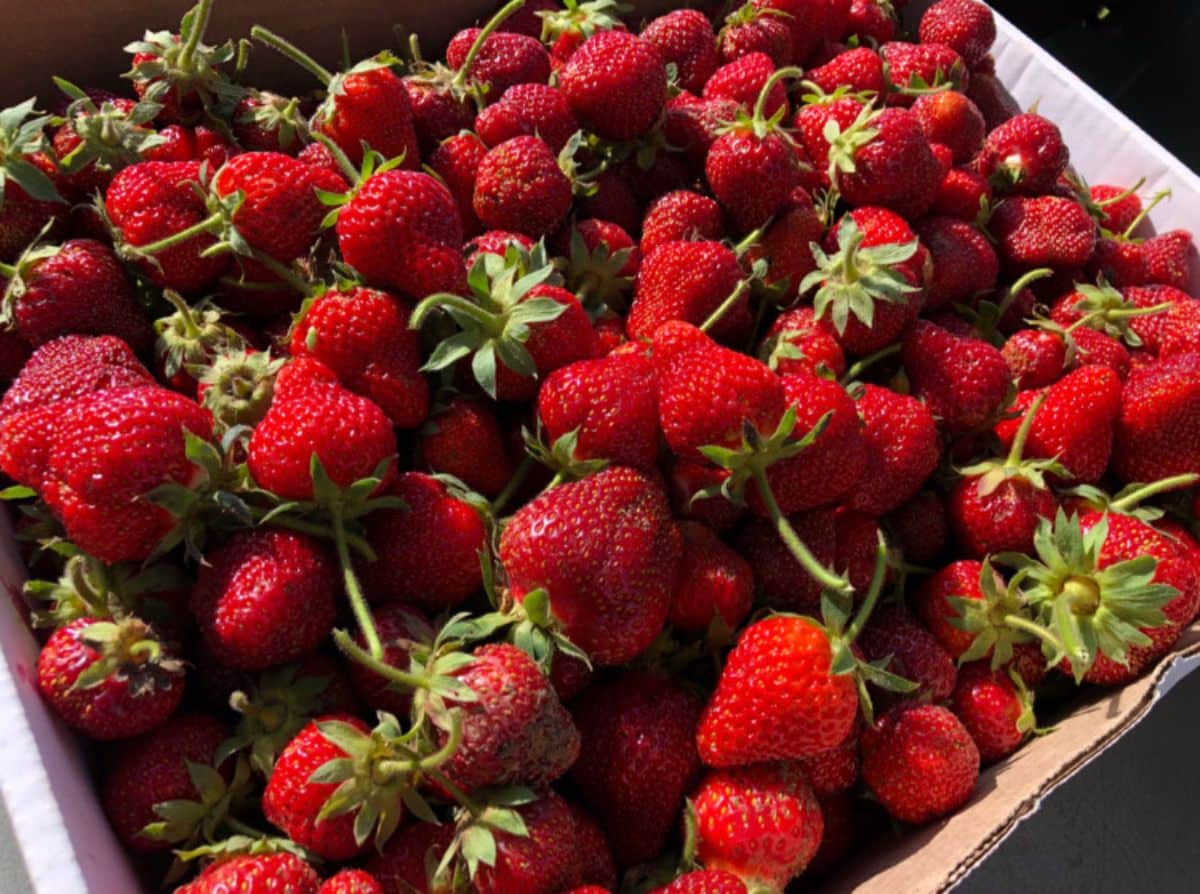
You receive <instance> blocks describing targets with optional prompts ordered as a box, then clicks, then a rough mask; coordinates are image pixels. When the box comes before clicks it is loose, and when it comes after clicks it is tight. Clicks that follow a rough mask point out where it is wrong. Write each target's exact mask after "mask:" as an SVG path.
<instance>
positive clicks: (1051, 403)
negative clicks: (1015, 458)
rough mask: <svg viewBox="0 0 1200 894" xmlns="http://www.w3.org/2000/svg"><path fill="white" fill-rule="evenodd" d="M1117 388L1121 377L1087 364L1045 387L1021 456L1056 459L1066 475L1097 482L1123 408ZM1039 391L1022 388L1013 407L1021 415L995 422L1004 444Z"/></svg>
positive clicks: (1105, 465)
mask: <svg viewBox="0 0 1200 894" xmlns="http://www.w3.org/2000/svg"><path fill="white" fill-rule="evenodd" d="M1121 391H1122V389H1121V380H1120V378H1119V377H1118V376H1117V374H1116V373H1115V372H1113V371H1112V370H1111V369H1108V368H1107V367H1103V366H1085V367H1081V368H1080V369H1077V370H1075V371H1074V372H1071V373H1068V374H1067V375H1065V376H1063V377H1062V378H1061V379H1059V381H1057V382H1055V383H1054V384H1053V385H1051V386H1050V387H1049V389H1048V390H1047V391H1046V402H1045V403H1044V404H1043V405H1042V408H1041V409H1040V410H1039V411H1038V413H1037V418H1036V419H1034V420H1033V424H1032V427H1031V428H1030V430H1029V439H1028V440H1027V441H1026V443H1025V451H1024V452H1025V455H1026V456H1028V457H1031V458H1034V459H1041V460H1050V459H1057V461H1058V462H1059V463H1060V464H1061V465H1062V466H1063V468H1064V469H1066V471H1067V472H1068V473H1069V475H1068V476H1067V477H1070V478H1073V479H1074V480H1075V481H1078V482H1081V483H1084V484H1090V483H1095V482H1097V481H1099V480H1100V477H1101V476H1102V475H1103V474H1104V470H1105V468H1106V467H1107V466H1108V461H1109V457H1110V456H1112V455H1113V454H1114V451H1113V449H1112V445H1113V434H1112V433H1113V430H1114V425H1115V424H1116V421H1117V416H1118V413H1119V412H1120V409H1121V403H1122V398H1121ZM1037 396H1038V395H1037V394H1036V393H1035V392H1031V391H1024V392H1020V393H1019V394H1018V395H1017V400H1016V403H1015V405H1014V409H1016V410H1018V411H1020V413H1021V416H1020V417H1018V418H1017V419H1011V420H1005V421H1003V422H1000V423H999V424H998V425H997V426H996V434H997V435H998V436H999V437H1000V440H1001V442H1002V443H1003V444H1004V446H1005V447H1006V448H1009V447H1011V446H1012V444H1013V442H1014V438H1015V436H1016V432H1017V429H1018V427H1019V425H1020V419H1021V418H1023V417H1024V414H1025V413H1026V412H1027V411H1028V409H1029V408H1030V406H1032V404H1033V402H1034V401H1035V400H1036V399H1037ZM1147 480H1150V479H1147Z"/></svg>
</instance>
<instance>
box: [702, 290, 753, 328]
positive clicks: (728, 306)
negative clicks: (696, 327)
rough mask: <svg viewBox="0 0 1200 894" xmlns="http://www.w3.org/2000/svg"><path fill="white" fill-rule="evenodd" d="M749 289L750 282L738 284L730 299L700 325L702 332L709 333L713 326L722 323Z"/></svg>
mask: <svg viewBox="0 0 1200 894" xmlns="http://www.w3.org/2000/svg"><path fill="white" fill-rule="evenodd" d="M749 288H750V281H749V280H746V279H743V280H742V281H741V282H739V283H738V284H737V288H736V289H734V290H733V291H732V292H730V294H729V297H728V298H726V299H725V300H724V301H722V302H721V304H720V306H719V307H717V309H716V310H714V311H713V312H712V313H711V314H709V317H708V319H707V320H705V321H704V322H703V323H701V324H700V331H701V332H708V331H709V330H710V329H712V327H713V326H715V325H717V323H719V322H721V319H722V318H723V317H724V316H725V315H726V314H727V313H729V311H731V310H733V308H734V306H735V305H736V304H737V303H738V301H740V300H741V298H742V296H743V295H745V294H746V290H747V289H749Z"/></svg>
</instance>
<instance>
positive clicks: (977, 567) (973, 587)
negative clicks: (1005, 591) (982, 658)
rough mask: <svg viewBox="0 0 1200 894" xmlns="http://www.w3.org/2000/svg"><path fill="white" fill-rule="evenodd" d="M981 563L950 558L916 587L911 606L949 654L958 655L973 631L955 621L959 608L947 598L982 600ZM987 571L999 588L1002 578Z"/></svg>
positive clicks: (956, 656) (963, 650)
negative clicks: (950, 560)
mask: <svg viewBox="0 0 1200 894" xmlns="http://www.w3.org/2000/svg"><path fill="white" fill-rule="evenodd" d="M983 567H984V566H983V565H981V564H980V563H979V562H977V561H975V560H973V559H963V560H960V561H957V562H951V563H950V564H949V565H947V566H946V567H944V568H942V569H941V570H940V571H938V572H937V573H936V574H934V575H933V576H932V577H930V578H928V579H927V580H925V581H924V582H923V583H922V584H921V586H920V587H918V588H917V591H916V594H915V599H914V603H913V607H914V608H915V610H916V613H917V615H918V616H919V617H920V619H921V620H922V621H923V622H924V624H925V626H926V627H927V628H929V631H930V632H931V633H932V634H933V635H934V637H936V638H937V641H938V642H939V643H941V644H942V647H943V648H944V649H945V650H946V651H947V652H949V653H950V657H952V658H956V659H957V658H959V657H960V656H961V655H962V654H963V653H965V652H966V651H967V650H968V649H969V648H970V647H971V643H972V642H974V640H975V633H974V632H972V631H968V630H964V629H963V628H962V627H960V626H958V625H957V624H956V621H957V620H958V619H959V617H960V612H959V610H958V608H957V607H956V606H955V605H954V604H953V603H952V602H950V600H951V599H954V598H962V599H972V600H979V601H980V603H981V604H984V603H986V602H987V595H986V594H985V593H984V591H983V588H982V587H981V585H980V575H981V574H982V573H983ZM990 573H991V574H992V575H993V576H994V578H993V579H994V580H996V581H998V582H999V586H1000V588H1003V582H1000V581H999V578H998V577H995V572H990Z"/></svg>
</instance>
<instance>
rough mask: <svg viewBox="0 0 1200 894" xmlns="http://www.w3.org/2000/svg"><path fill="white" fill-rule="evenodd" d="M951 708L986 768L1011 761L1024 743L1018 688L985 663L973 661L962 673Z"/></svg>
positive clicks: (959, 676) (1006, 677)
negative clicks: (996, 763) (1009, 758)
mask: <svg viewBox="0 0 1200 894" xmlns="http://www.w3.org/2000/svg"><path fill="white" fill-rule="evenodd" d="M952 707H953V709H954V713H955V714H956V715H957V716H958V719H959V720H961V721H962V724H963V726H965V727H966V729H967V732H968V733H970V734H971V738H972V739H974V740H975V745H976V747H977V748H978V749H979V757H980V760H982V761H983V762H984V763H985V764H990V763H992V762H993V761H998V760H1000V759H1001V758H1004V757H1008V755H1010V754H1012V753H1013V752H1014V751H1016V750H1017V749H1018V748H1019V747H1020V746H1021V742H1023V741H1024V739H1025V735H1026V733H1025V732H1023V731H1022V730H1021V729H1019V728H1018V726H1017V721H1018V719H1019V718H1020V716H1021V710H1022V706H1021V699H1020V696H1019V694H1018V692H1017V687H1016V686H1014V685H1013V682H1012V680H1010V679H1009V678H1008V675H1007V674H1006V673H1005V672H1004V671H1003V670H1001V671H993V670H992V669H991V668H990V667H989V665H988V663H987V662H986V661H973V662H971V663H970V664H968V665H966V666H965V667H964V668H963V669H962V671H961V672H960V673H959V675H958V685H957V686H956V687H955V688H954V699H953V703H952Z"/></svg>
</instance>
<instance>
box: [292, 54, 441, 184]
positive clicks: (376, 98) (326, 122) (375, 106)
mask: <svg viewBox="0 0 1200 894" xmlns="http://www.w3.org/2000/svg"><path fill="white" fill-rule="evenodd" d="M313 123H314V124H315V125H316V128H317V129H318V130H320V131H321V132H322V133H324V134H325V135H326V136H328V137H329V138H330V139H331V140H333V142H335V143H337V145H338V148H339V149H341V150H342V151H343V152H345V153H346V155H347V156H348V157H349V159H350V162H351V164H354V165H358V164H361V163H362V157H363V148H362V144H363V143H366V144H367V145H368V146H370V147H371V148H372V149H374V150H375V151H376V152H378V153H379V154H381V155H382V156H383V157H384V158H395V157H397V156H400V155H403V156H404V162H403V164H404V167H406V168H410V169H413V170H415V169H417V168H419V167H420V164H421V154H420V151H419V149H418V147H417V134H416V130H415V129H414V127H413V111H412V104H411V102H410V101H409V98H408V91H407V90H405V88H404V85H403V83H401V81H400V79H399V78H398V77H396V75H395V74H394V73H393V72H392V71H391V69H389V68H387V67H380V68H372V69H370V70H368V71H361V72H355V73H354V74H348V75H346V76H345V77H343V78H342V79H341V83H340V84H339V89H338V91H337V92H336V93H335V94H334V95H332V96H331V97H330V99H329V102H328V104H327V106H326V107H325V108H322V109H321V110H320V111H319V112H318V114H317V116H316V118H315V119H314V122H313Z"/></svg>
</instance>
